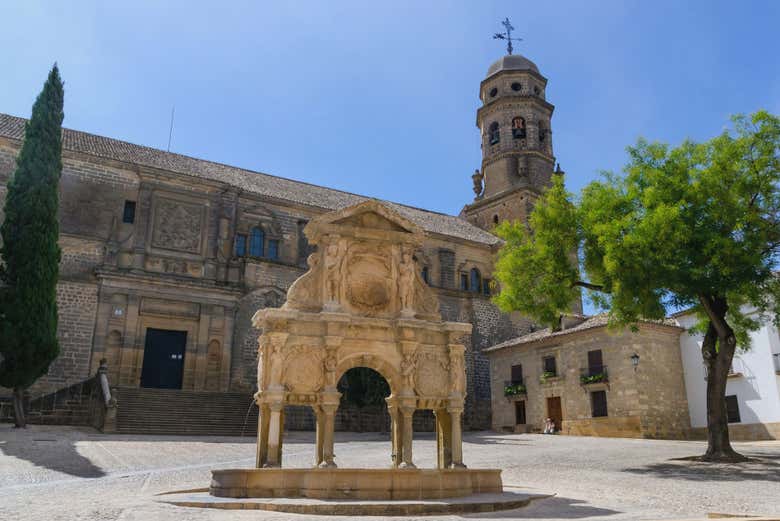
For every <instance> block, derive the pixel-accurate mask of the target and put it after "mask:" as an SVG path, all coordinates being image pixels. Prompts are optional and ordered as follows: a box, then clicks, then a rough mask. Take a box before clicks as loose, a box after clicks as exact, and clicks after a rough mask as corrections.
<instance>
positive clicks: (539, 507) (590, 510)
mask: <svg viewBox="0 0 780 521" xmlns="http://www.w3.org/2000/svg"><path fill="white" fill-rule="evenodd" d="M616 514H622V512H620V511H618V510H610V509H608V508H598V507H594V506H590V505H588V503H587V502H586V501H583V500H581V499H572V498H566V497H558V496H556V497H551V498H549V499H542V500H539V501H538V502H534V503H531V504H530V505H529V506H527V507H525V508H520V509H517V510H505V511H503V512H486V513H484V514H468V515H465V516H463V517H465V518H468V519H582V518H586V517H605V516H613V515H616Z"/></svg>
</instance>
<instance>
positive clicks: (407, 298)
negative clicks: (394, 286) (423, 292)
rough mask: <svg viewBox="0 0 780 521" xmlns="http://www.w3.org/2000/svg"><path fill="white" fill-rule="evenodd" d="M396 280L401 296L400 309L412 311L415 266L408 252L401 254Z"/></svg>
mask: <svg viewBox="0 0 780 521" xmlns="http://www.w3.org/2000/svg"><path fill="white" fill-rule="evenodd" d="M400 271H401V273H400V274H399V278H398V286H399V287H398V293H399V294H400V296H401V309H402V310H411V309H414V282H415V280H414V279H415V265H414V259H413V258H412V254H411V252H410V251H409V250H406V251H404V252H403V254H402V257H401V265H400Z"/></svg>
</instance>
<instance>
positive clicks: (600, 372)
mask: <svg viewBox="0 0 780 521" xmlns="http://www.w3.org/2000/svg"><path fill="white" fill-rule="evenodd" d="M608 381H609V371H607V366H606V365H596V366H591V367H583V368H582V369H580V383H582V384H595V383H599V382H608Z"/></svg>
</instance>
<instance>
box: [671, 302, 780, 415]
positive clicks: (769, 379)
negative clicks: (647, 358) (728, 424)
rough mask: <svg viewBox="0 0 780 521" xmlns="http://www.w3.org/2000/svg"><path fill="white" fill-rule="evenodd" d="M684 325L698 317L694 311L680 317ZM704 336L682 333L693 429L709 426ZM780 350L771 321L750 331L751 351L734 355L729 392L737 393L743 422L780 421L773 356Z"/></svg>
mask: <svg viewBox="0 0 780 521" xmlns="http://www.w3.org/2000/svg"><path fill="white" fill-rule="evenodd" d="M677 321H678V323H679V324H680V325H681V326H682V327H685V328H688V327H691V326H692V325H693V324H694V323H695V322H696V318H695V316H693V315H692V314H687V315H682V316H678V317H677ZM701 342H702V335H699V334H696V335H690V334H688V333H683V334H681V335H680V351H681V355H682V360H683V369H684V372H685V388H686V390H687V393H688V409H689V412H690V416H691V426H692V427H693V428H697V427H706V426H707V395H706V390H707V382H706V380H705V371H704V364H703V362H702V357H701ZM776 353H780V334H778V331H777V328H775V327H774V326H773V325H772V323H771V321H767V322H766V323H764V325H763V326H762V327H761V329H759V330H758V331H754V332H753V333H751V347H750V350H748V351H741V350H740V351H737V353H736V355H734V364H733V368H734V371H735V372H737V373H741V374H742V375H741V376H732V377H730V378H729V380H728V383H727V385H726V395H727V396H728V395H736V396H737V402H738V403H739V414H740V419H741V420H742V421H741V423H743V424H751V423H764V424H766V423H777V422H780V375H777V374H776V371H775V365H774V363H775V362H774V360H773V358H774V357H773V355H774V354H776Z"/></svg>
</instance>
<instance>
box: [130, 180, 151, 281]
mask: <svg viewBox="0 0 780 521" xmlns="http://www.w3.org/2000/svg"><path fill="white" fill-rule="evenodd" d="M151 213H152V187H151V186H149V185H148V184H146V183H143V184H141V188H140V190H139V191H138V204H137V206H136V212H135V233H134V234H133V235H134V236H133V239H134V240H133V269H136V270H143V269H144V267H145V266H144V264H145V261H146V240H147V238H148V235H149V230H150V228H151V225H150V223H151V220H152V215H151Z"/></svg>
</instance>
